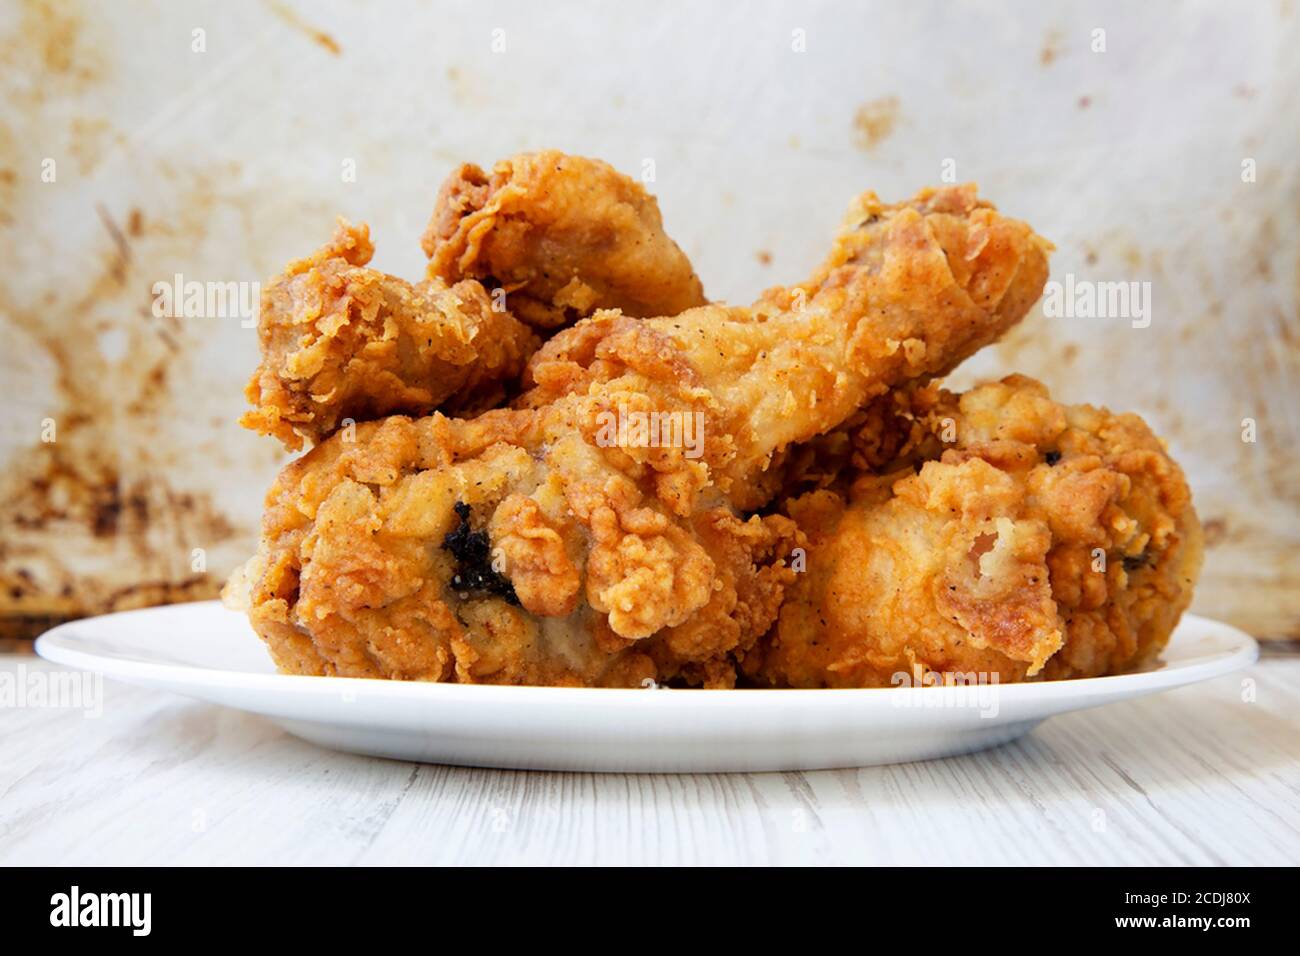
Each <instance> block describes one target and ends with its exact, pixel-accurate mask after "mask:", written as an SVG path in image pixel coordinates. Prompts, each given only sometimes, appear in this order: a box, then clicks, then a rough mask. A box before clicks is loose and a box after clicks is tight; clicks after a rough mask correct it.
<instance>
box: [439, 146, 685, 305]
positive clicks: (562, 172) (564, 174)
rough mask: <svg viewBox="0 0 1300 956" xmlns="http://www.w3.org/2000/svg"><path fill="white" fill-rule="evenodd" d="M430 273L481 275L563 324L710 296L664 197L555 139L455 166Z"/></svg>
mask: <svg viewBox="0 0 1300 956" xmlns="http://www.w3.org/2000/svg"><path fill="white" fill-rule="evenodd" d="M422 244H423V246H424V251H425V254H426V255H427V256H428V257H429V275H430V276H433V277H436V278H439V279H442V280H443V281H445V282H447V283H448V284H451V283H455V282H459V281H460V280H462V279H477V280H479V281H481V282H483V283H484V284H485V285H487V286H488V287H489V288H502V289H505V290H506V292H507V293H508V301H509V306H510V310H511V311H512V312H513V313H514V314H515V315H517V316H518V317H519V318H520V319H522V320H523V321H525V322H528V323H529V324H531V325H533V326H536V327H537V328H539V329H555V328H558V327H560V326H562V325H567V324H570V323H572V322H574V321H575V320H577V319H579V318H583V317H585V316H589V315H591V314H592V313H593V312H595V311H596V310H598V309H618V310H620V311H622V312H623V313H624V314H625V315H632V316H651V315H676V314H677V313H678V312H682V311H684V310H686V309H689V308H693V307H694V306H697V305H703V304H704V303H705V299H704V291H703V289H702V288H701V286H700V280H699V279H698V278H697V277H696V275H695V271H694V270H693V269H692V268H691V264H690V262H689V260H687V258H686V256H685V255H684V254H683V253H682V251H681V249H679V248H678V247H677V244H676V243H675V242H673V241H672V239H670V238H669V237H668V236H667V235H666V234H665V233H664V230H663V219H662V217H661V216H660V214H659V205H658V203H656V202H655V199H654V197H653V196H651V195H650V194H649V193H647V192H646V191H645V189H643V188H642V187H641V184H640V183H638V182H636V181H635V180H633V179H632V178H631V177H629V176H625V175H623V174H622V173H620V172H618V171H617V170H616V169H614V168H613V167H612V166H610V165H609V164H607V163H603V162H601V161H600V160H596V159H584V158H583V157H581V156H566V155H565V154H563V153H560V152H557V151H555V150H547V151H544V152H539V153H525V154H522V155H519V156H515V157H513V158H511V159H507V160H503V161H502V162H499V163H497V164H496V166H494V167H493V169H492V172H491V174H488V173H485V172H484V171H483V170H482V169H480V168H479V167H477V166H474V165H472V164H469V163H466V164H465V165H463V166H461V167H460V168H459V169H457V170H456V171H455V172H453V173H452V174H451V176H450V177H448V179H447V181H446V182H445V183H444V184H443V186H442V189H441V191H440V192H439V194H438V202H437V207H436V208H435V210H434V213H433V218H432V220H431V221H430V222H429V227H428V229H427V230H426V231H425V234H424V239H423V243H422Z"/></svg>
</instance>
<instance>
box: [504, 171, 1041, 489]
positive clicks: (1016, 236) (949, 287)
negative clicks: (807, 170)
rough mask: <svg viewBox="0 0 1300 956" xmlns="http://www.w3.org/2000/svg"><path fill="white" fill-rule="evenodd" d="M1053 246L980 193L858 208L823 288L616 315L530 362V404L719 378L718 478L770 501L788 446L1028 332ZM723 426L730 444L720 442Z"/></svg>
mask: <svg viewBox="0 0 1300 956" xmlns="http://www.w3.org/2000/svg"><path fill="white" fill-rule="evenodd" d="M1050 249H1051V246H1050V244H1049V243H1047V242H1046V240H1044V239H1042V238H1041V237H1039V236H1037V235H1035V234H1034V232H1033V230H1032V229H1030V228H1029V226H1027V225H1026V224H1025V223H1023V222H1018V221H1016V220H1013V219H1008V218H1006V217H1003V216H1001V215H999V214H998V213H997V211H996V210H995V209H994V208H993V207H992V206H991V205H990V204H989V203H987V202H985V201H983V200H981V199H979V197H978V196H977V194H976V191H975V187H974V186H973V185H965V186H953V187H946V188H943V189H939V190H933V189H926V190H923V191H922V192H920V193H918V194H917V196H916V197H915V198H913V199H912V200H910V201H908V202H904V203H899V204H897V205H885V204H883V203H881V202H880V201H879V199H877V197H876V195H875V194H874V193H866V194H864V195H863V196H861V197H859V198H858V199H857V200H856V201H855V202H854V203H853V205H852V207H851V208H850V210H849V213H848V215H847V216H846V217H845V220H844V224H843V226H842V229H841V232H840V235H839V237H838V238H837V240H836V242H835V246H834V248H833V250H832V252H831V254H830V256H829V257H828V258H827V260H826V261H825V262H824V263H823V264H822V266H821V267H820V268H819V269H818V271H817V273H816V274H815V275H814V277H813V278H812V280H811V281H809V282H807V283H804V284H803V285H800V286H795V287H792V288H775V289H771V290H769V291H768V292H766V293H764V295H763V297H762V298H761V299H760V300H759V301H758V302H757V303H756V304H755V305H754V306H753V307H751V308H747V309H746V308H728V307H726V306H721V305H710V306H705V307H702V308H698V309H691V310H690V311H688V312H684V313H682V314H680V315H676V316H672V317H666V318H656V319H650V320H646V321H643V322H632V321H630V320H628V319H627V318H625V317H623V316H619V315H614V314H608V313H601V314H599V315H597V316H596V317H594V318H593V319H591V320H589V321H587V322H582V323H579V324H578V325H576V326H574V327H573V328H571V329H566V330H565V331H563V332H561V333H559V334H558V335H556V336H555V337H554V338H552V339H551V340H550V341H549V342H548V343H547V344H546V345H545V346H543V347H542V349H541V350H539V351H538V353H537V354H536V355H534V356H533V358H532V359H531V361H530V362H529V366H528V371H527V379H526V380H527V381H530V382H532V383H534V384H535V385H536V388H535V389H534V391H533V392H532V393H530V394H526V395H525V396H524V401H525V402H531V403H538V402H545V401H548V400H550V399H551V398H553V397H554V396H556V395H559V394H563V393H565V392H567V391H571V390H577V389H584V388H589V387H591V386H592V384H593V383H596V382H607V381H617V380H618V378H619V376H620V375H623V374H626V373H629V372H641V373H652V374H655V375H658V376H662V377H668V378H673V379H676V380H677V381H680V382H684V383H687V384H694V383H707V388H708V390H709V392H710V393H711V394H712V395H713V396H714V398H715V399H716V403H717V406H718V408H719V418H718V419H717V421H716V424H714V429H715V434H714V435H713V436H712V438H713V439H714V440H715V441H716V442H717V443H719V444H722V443H729V444H730V445H731V448H730V450H729V452H728V455H727V456H726V457H727V460H725V461H718V462H717V464H716V465H715V467H714V470H713V472H712V474H711V480H712V481H713V482H714V483H716V484H717V485H718V486H719V487H720V488H721V489H722V491H723V492H724V493H725V494H726V495H727V496H728V497H729V499H730V500H731V502H732V503H733V504H734V505H736V507H738V508H740V509H742V510H752V509H754V508H758V507H761V506H762V505H763V504H765V503H766V502H767V501H769V500H771V498H772V497H773V496H774V495H775V494H776V493H777V491H778V490H779V488H780V487H781V484H782V482H783V481H784V474H783V472H781V471H780V470H779V469H777V470H775V471H773V472H772V474H771V475H768V474H767V473H768V471H769V468H770V466H772V465H773V463H774V461H775V462H779V460H780V458H781V455H782V452H783V450H784V449H786V448H787V447H788V446H791V445H793V444H795V443H798V442H805V441H808V440H809V439H812V438H814V437H815V436H817V435H820V434H822V433H824V432H828V431H830V430H832V429H835V428H837V427H838V426H839V425H841V424H842V423H843V422H844V421H845V420H846V419H847V418H849V417H850V416H852V415H853V414H854V413H855V412H856V411H857V410H858V409H859V408H860V407H861V406H862V405H864V404H866V403H867V402H868V401H869V400H870V399H872V398H873V397H875V396H877V395H881V394H883V393H885V392H886V391H888V390H889V389H890V388H892V387H894V386H897V385H901V384H903V383H905V382H909V381H913V380H915V379H918V378H927V377H930V376H939V375H943V374H945V373H946V372H948V371H950V370H951V369H952V368H954V367H955V366H956V365H957V364H958V363H959V362H961V361H962V360H963V359H965V358H966V357H968V356H969V355H971V354H973V353H974V352H975V351H977V350H978V349H979V348H981V347H982V346H984V345H987V344H988V343H990V342H992V341H994V340H995V339H997V338H998V337H1000V336H1001V335H1002V334H1003V333H1004V332H1006V331H1007V329H1009V328H1010V327H1011V326H1012V325H1014V324H1015V323H1017V322H1019V321H1020V320H1021V319H1022V318H1023V317H1024V316H1025V314H1026V313H1027V312H1028V311H1029V308H1030V307H1031V306H1032V305H1033V303H1034V301H1035V300H1037V298H1038V296H1039V294H1040V293H1041V292H1042V288H1043V284H1044V283H1045V282H1046V281H1047V253H1048V252H1049V251H1050ZM718 431H720V433H721V434H716V432H718Z"/></svg>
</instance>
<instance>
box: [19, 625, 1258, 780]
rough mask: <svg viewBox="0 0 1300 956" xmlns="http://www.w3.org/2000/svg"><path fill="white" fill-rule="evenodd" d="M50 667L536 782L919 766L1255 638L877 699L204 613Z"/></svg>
mask: <svg viewBox="0 0 1300 956" xmlns="http://www.w3.org/2000/svg"><path fill="white" fill-rule="evenodd" d="M36 650H37V652H38V653H39V654H40V655H41V656H42V657H44V658H46V659H47V660H51V661H54V662H56V663H59V664H66V665H69V666H71V667H78V668H83V669H85V670H91V671H97V672H99V673H101V674H103V675H105V676H106V677H111V678H115V679H117V680H122V681H126V682H127V683H131V684H139V685H142V686H146V687H159V688H162V689H164V690H170V691H175V692H176V693H178V694H184V695H186V696H188V697H196V698H199V699H200V700H207V701H212V702H213V703H217V704H224V705H226V706H228V707H235V708H238V709H240V710H246V711H251V712H253V713H256V714H262V715H265V716H266V717H268V718H270V719H271V720H273V721H274V722H275V723H277V724H279V725H280V726H281V727H283V728H284V729H285V730H287V731H289V732H290V733H293V734H296V735H297V736H299V737H302V738H304V739H306V740H310V741H312V742H313V743H317V744H321V745H322V746H326V747H333V748H336V749H339V750H349V751H354V752H357V753H364V754H372V755H376V756H381V757H394V758H399V759H403V760H419V761H427V762H433V763H454V764H469V765H474V766H487V767H526V768H535V769H547V770H609V771H624V772H626V771H646V772H692V771H699V772H721V771H760V770H806V769H817V768H825V767H855V766H865V765H868V764H879V763H893V762H896V761H904V760H925V759H928V758H931V757H941V756H946V755H948V754H957V753H966V752H969V751H972V750H978V749H980V748H983V747H991V746H994V745H996V744H1000V743H1005V742H1006V741H1009V740H1013V739H1015V738H1016V737H1019V736H1020V735H1021V734H1024V733H1026V732H1027V731H1029V730H1030V729H1032V728H1033V727H1034V726H1035V725H1036V724H1038V723H1039V722H1040V721H1042V720H1043V719H1045V718H1047V717H1051V716H1052V715H1053V714H1060V713H1064V712H1066V711H1071V710H1080V709H1082V708H1085V707H1095V706H1098V705H1100V704H1107V703H1110V702H1112V701H1117V700H1123V699H1126V698H1129V697H1138V696H1141V695H1143V694H1152V693H1155V692H1157V691H1162V690H1167V689H1169V688H1171V687H1179V686H1182V685H1184V684H1191V683H1194V682H1196V681H1202V680H1206V679H1208V678H1211V677H1218V676H1219V675H1221V674H1227V673H1229V672H1230V671H1234V670H1237V669H1238V668H1241V667H1245V666H1247V665H1249V664H1251V663H1253V662H1254V661H1255V659H1256V657H1257V656H1258V653H1259V648H1258V646H1257V645H1256V644H1255V641H1254V640H1253V639H1251V638H1250V637H1248V636H1247V635H1245V634H1243V633H1242V632H1241V631H1238V630H1237V629H1235V628H1232V627H1229V626H1228V625H1226V624H1220V623H1218V622H1217V621H1211V620H1207V619H1205V618H1201V617H1196V616H1194V615H1187V616H1185V617H1184V618H1183V622H1182V623H1181V624H1180V625H1179V627H1178V630H1177V631H1176V632H1175V633H1174V637H1173V640H1172V641H1171V642H1170V644H1169V647H1168V648H1166V650H1165V654H1164V656H1163V659H1162V661H1161V663H1160V664H1159V665H1158V666H1157V667H1156V668H1154V669H1152V670H1150V671H1146V672H1143V673H1138V674H1128V675H1124V676H1121V677H1100V678H1095V679H1092V680H1074V681H1058V682H1055V683H1038V684H1003V685H1001V686H997V685H986V686H984V687H915V688H909V687H899V688H888V689H881V690H741V691H705V690H656V689H646V690H602V689H586V688H558V687H491V686H465V685H458V684H428V683H404V682H400V681H378V680H354V679H345V678H337V677H290V676H286V675H283V674H277V673H275V671H274V668H273V667H272V666H271V662H270V659H269V658H268V657H267V654H266V651H265V650H264V649H263V647H262V643H261V641H260V640H258V638H257V636H256V635H255V634H254V633H253V630H252V628H251V627H249V625H248V622H247V621H246V620H245V619H244V617H243V616H242V615H240V614H236V613H234V612H232V611H228V610H226V609H225V608H223V607H222V606H221V605H220V604H218V603H217V602H215V601H209V602H204V603H199V604H180V605H174V606H171V607H160V608H149V609H147V610H143V611H128V612H125V613H122V614H109V615H106V616H104V617H96V618H90V619H87V620H83V621H73V622H71V623H69V624H64V625H62V626H60V627H57V628H55V629H54V630H52V631H50V632H48V633H47V634H45V635H43V636H42V637H41V638H40V639H39V640H38V641H37V642H36Z"/></svg>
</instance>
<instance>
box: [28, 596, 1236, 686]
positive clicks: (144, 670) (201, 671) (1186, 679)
mask: <svg viewBox="0 0 1300 956" xmlns="http://www.w3.org/2000/svg"><path fill="white" fill-rule="evenodd" d="M212 610H221V611H228V612H229V613H231V614H234V615H238V614H239V612H237V611H233V610H231V609H229V608H226V607H224V606H223V605H222V604H221V602H220V601H215V600H212V601H191V602H184V603H180V604H169V605H159V606H155V607H149V608H137V609H132V610H129V611H118V612H115V613H112V614H103V615H97V616H95V617H89V618H79V619H77V620H75V621H67V622H65V623H63V624H60V625H58V626H57V627H54V628H52V629H50V630H49V631H46V632H45V633H44V634H42V635H40V636H39V637H38V638H37V639H36V642H35V650H36V653H37V654H38V655H39V656H40V657H41V658H42V659H43V660H46V661H49V662H50V663H54V664H58V665H61V666H65V667H73V668H76V669H78V670H85V671H90V672H92V673H98V674H102V675H103V676H104V677H108V678H110V679H114V680H119V681H122V682H124V683H129V684H134V685H137V686H149V687H159V686H162V687H164V688H165V689H167V690H169V691H171V692H172V693H176V694H181V695H188V694H187V692H186V691H183V690H180V689H178V688H176V687H175V686H172V685H175V684H179V683H184V684H185V685H186V686H188V687H191V688H193V687H198V686H204V687H213V688H229V689H241V690H247V691H250V692H266V691H275V692H277V693H279V694H283V695H291V696H295V697H302V696H306V697H318V696H328V697H331V698H335V697H337V696H338V695H339V694H341V693H345V692H347V691H348V690H352V691H353V692H354V693H357V696H363V694H361V693H359V692H362V691H364V696H365V697H367V698H370V699H372V700H373V699H375V698H376V697H388V698H391V699H396V700H400V701H419V700H445V699H448V698H451V699H456V698H458V697H464V698H465V699H467V700H470V699H474V700H480V701H483V702H485V703H486V702H492V703H502V702H510V703H515V704H529V705H547V704H550V705H555V706H561V705H563V706H573V704H574V703H575V702H577V701H578V700H582V701H584V702H589V703H596V702H598V701H599V702H601V703H609V704H615V703H630V702H631V701H636V702H637V704H638V706H644V705H646V704H648V703H649V702H650V701H658V700H661V699H670V700H676V699H679V698H680V699H683V700H689V701H691V703H692V704H695V705H702V706H706V707H707V706H732V707H734V706H736V705H738V704H741V703H742V702H743V701H749V702H751V703H757V702H760V701H763V702H769V701H774V700H778V699H779V700H782V701H785V702H786V703H787V704H791V703H794V702H796V701H797V702H798V703H799V704H800V705H801V706H818V705H817V704H816V703H815V702H817V701H821V702H823V703H824V704H826V705H830V706H843V705H844V704H845V703H846V698H849V699H852V700H857V701H861V702H867V701H878V700H885V699H893V700H899V698H900V697H901V696H902V695H916V694H920V693H927V694H940V693H947V694H949V695H950V696H952V695H955V694H965V693H969V690H968V689H966V688H962V687H860V688H851V687H842V688H840V687H837V688H790V689H783V688H743V689H742V690H741V692H740V693H737V692H736V691H735V690H721V689H718V690H707V689H700V688H689V689H683V690H680V691H677V692H676V693H670V694H654V693H647V692H646V691H647V690H650V689H653V688H619V687H548V686H534V685H501V684H473V685H470V684H456V683H448V682H439V681H390V680H380V679H375V678H365V677H316V676H309V675H302V674H280V673H259V672H251V671H239V670H230V669H225V668H215V667H201V666H196V665H193V664H178V663H168V662H161V661H148V660H138V659H132V658H114V657H107V656H103V655H99V654H95V653H93V652H90V651H85V650H80V649H78V648H76V647H70V646H69V645H68V644H67V643H64V642H65V641H66V640H67V639H68V638H69V637H71V635H72V634H73V633H74V632H75V631H77V630H78V629H79V628H84V627H86V626H88V625H93V624H94V622H103V621H105V620H108V619H125V618H130V617H134V616H146V615H148V616H162V615H178V616H179V615H184V614H187V613H190V614H192V613H203V612H209V611H212ZM1187 624H1193V625H1197V626H1202V627H1206V626H1208V627H1209V629H1211V630H1214V631H1216V632H1218V633H1219V635H1221V636H1222V637H1223V638H1224V639H1228V640H1231V641H1232V643H1233V646H1232V647H1230V648H1228V649H1225V650H1223V651H1220V652H1216V653H1213V654H1209V655H1205V659H1196V658H1193V659H1192V660H1191V661H1189V662H1188V663H1186V664H1185V665H1181V666H1175V667H1168V668H1161V669H1158V670H1148V671H1138V672H1135V673H1129V674H1113V675H1109V676H1105V677H1081V678H1069V679H1067V680H1059V681H1032V682H1016V683H999V684H996V685H983V686H985V687H988V686H995V687H997V689H998V693H999V694H1000V695H1002V694H1010V695H1012V696H1011V698H1010V700H1014V701H1016V702H1019V703H1024V704H1029V703H1033V702H1035V700H1037V699H1046V700H1050V699H1052V698H1062V697H1070V696H1083V697H1089V698H1094V699H1104V698H1107V697H1113V696H1116V695H1117V694H1123V693H1126V692H1128V691H1130V690H1132V689H1133V684H1134V682H1135V680H1140V681H1141V682H1142V686H1143V687H1144V688H1146V689H1147V690H1149V691H1150V692H1157V691H1161V690H1169V689H1173V688H1175V687H1182V686H1186V685H1188V684H1195V683H1199V682H1201V681H1203V680H1209V679H1212V678H1215V677H1219V676H1223V675H1224V674H1229V673H1232V672H1234V671H1237V670H1241V669H1243V668H1245V667H1249V666H1250V665H1252V664H1254V663H1255V662H1256V661H1257V660H1258V658H1259V643H1258V641H1256V640H1255V638H1254V637H1252V636H1251V635H1250V634H1247V633H1246V632H1245V631H1243V630H1241V629H1240V628H1237V627H1235V626H1233V625H1231V624H1228V623H1226V622H1224V621H1219V620H1216V619H1214V618H1209V617H1205V616H1203V615H1199V614H1192V613H1184V614H1183V615H1182V617H1181V619H1180V621H1179V624H1178V627H1179V628H1182V627H1184V626H1185V625H1187ZM254 636H255V635H254ZM1176 636H1177V630H1175V637H1174V639H1176ZM1067 691H1068V692H1069V693H1067ZM575 692H576V696H575ZM724 702H725V703H724ZM651 706H661V705H657V704H652V705H651ZM245 709H252V708H245Z"/></svg>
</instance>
